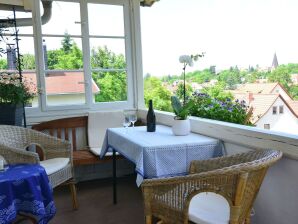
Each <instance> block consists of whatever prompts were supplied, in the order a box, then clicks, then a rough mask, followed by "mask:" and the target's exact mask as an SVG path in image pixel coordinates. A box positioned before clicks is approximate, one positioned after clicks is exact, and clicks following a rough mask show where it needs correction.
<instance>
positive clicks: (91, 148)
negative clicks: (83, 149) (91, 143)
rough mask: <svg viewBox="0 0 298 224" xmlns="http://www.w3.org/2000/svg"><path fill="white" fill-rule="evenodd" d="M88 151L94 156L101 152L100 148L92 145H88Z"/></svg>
mask: <svg viewBox="0 0 298 224" xmlns="http://www.w3.org/2000/svg"><path fill="white" fill-rule="evenodd" d="M90 151H91V152H92V153H93V154H94V155H96V156H100V153H101V148H93V147H90Z"/></svg>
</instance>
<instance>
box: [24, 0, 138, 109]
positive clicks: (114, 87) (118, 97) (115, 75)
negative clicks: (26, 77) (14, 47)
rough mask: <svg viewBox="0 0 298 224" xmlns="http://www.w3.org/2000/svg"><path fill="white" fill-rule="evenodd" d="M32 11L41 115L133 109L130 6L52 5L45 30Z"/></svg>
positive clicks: (97, 2)
mask: <svg viewBox="0 0 298 224" xmlns="http://www.w3.org/2000/svg"><path fill="white" fill-rule="evenodd" d="M35 11H36V13H35V14H34V15H35V17H34V16H33V17H34V24H35V25H34V26H35V29H34V30H35V33H34V36H35V46H36V47H37V51H38V52H39V54H38V61H39V63H38V65H39V67H38V69H39V72H37V74H39V79H40V85H39V88H40V93H41V95H40V96H41V102H42V104H41V110H42V111H49V110H55V111H59V110H64V109H79V110H87V109H90V108H91V109H92V108H109V107H112V108H123V107H124V106H131V105H133V94H132V93H133V90H132V88H133V82H132V72H131V71H132V69H131V68H132V65H131V64H132V59H131V55H132V54H131V51H132V48H131V38H130V34H131V33H130V22H129V18H130V14H129V1H126V0H112V1H105V0H90V1H60V0H56V1H53V2H52V16H51V19H50V20H49V21H48V22H47V23H45V24H44V25H41V20H40V16H41V15H42V14H43V7H42V6H41V4H38V3H35ZM31 30H33V29H32V27H31ZM31 35H32V36H33V33H32V34H31ZM32 40H33V39H32ZM30 56H33V54H32V53H31V55H30ZM128 89H130V91H128Z"/></svg>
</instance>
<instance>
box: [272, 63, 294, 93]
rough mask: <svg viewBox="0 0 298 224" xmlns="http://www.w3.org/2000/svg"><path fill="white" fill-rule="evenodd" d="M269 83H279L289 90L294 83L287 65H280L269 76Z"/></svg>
mask: <svg viewBox="0 0 298 224" xmlns="http://www.w3.org/2000/svg"><path fill="white" fill-rule="evenodd" d="M268 80H269V82H279V83H280V84H282V85H283V87H285V88H286V89H287V90H289V87H290V84H291V83H292V80H291V75H290V70H289V68H288V66H286V65H280V66H278V67H277V68H276V69H275V70H273V71H272V72H271V73H270V74H269V75H268Z"/></svg>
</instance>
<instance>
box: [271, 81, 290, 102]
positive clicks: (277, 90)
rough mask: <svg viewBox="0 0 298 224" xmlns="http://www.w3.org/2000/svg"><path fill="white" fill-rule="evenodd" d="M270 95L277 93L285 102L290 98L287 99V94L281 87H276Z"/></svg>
mask: <svg viewBox="0 0 298 224" xmlns="http://www.w3.org/2000/svg"><path fill="white" fill-rule="evenodd" d="M272 93H279V94H280V95H281V96H282V98H284V99H285V101H288V100H291V97H289V94H288V93H287V92H286V91H285V90H284V89H283V88H281V86H279V85H277V86H276V87H275V88H274V89H273V90H272Z"/></svg>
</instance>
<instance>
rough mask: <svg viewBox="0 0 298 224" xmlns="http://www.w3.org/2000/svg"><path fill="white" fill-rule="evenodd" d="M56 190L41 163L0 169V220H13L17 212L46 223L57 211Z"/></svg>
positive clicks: (43, 223) (2, 223)
mask: <svg viewBox="0 0 298 224" xmlns="http://www.w3.org/2000/svg"><path fill="white" fill-rule="evenodd" d="M52 193H53V190H52V187H51V186H50V184H49V180H48V176H47V174H46V172H45V170H44V168H42V167H41V166H40V165H37V164H17V165H9V166H8V169H7V170H6V171H1V172H0V223H1V224H5V223H11V222H12V221H13V220H14V219H15V218H16V216H17V214H18V213H22V214H28V215H30V216H33V217H34V219H36V221H37V222H38V223H40V224H46V223H48V222H49V220H50V219H51V218H53V217H54V215H55V213H56V207H55V204H54V201H53V196H52Z"/></svg>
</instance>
